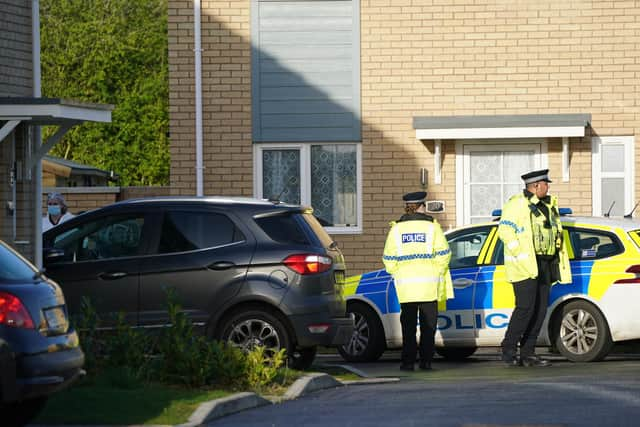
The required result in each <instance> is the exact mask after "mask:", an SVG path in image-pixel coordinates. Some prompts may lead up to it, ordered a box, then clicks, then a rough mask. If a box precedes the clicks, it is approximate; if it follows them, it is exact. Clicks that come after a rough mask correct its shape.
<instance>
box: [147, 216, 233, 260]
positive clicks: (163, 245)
mask: <svg viewBox="0 0 640 427" xmlns="http://www.w3.org/2000/svg"><path fill="white" fill-rule="evenodd" d="M243 240H244V236H243V234H242V233H241V232H240V230H238V229H237V228H236V226H235V224H234V223H233V221H231V220H230V219H229V218H228V217H227V216H226V215H222V214H217V213H212V212H181V211H169V212H167V213H165V215H164V220H163V221H162V230H161V231H160V244H159V246H158V253H161V254H166V253H173V252H187V251H195V250H198V249H206V248H213V247H217V246H223V245H228V244H230V243H234V242H240V241H243Z"/></svg>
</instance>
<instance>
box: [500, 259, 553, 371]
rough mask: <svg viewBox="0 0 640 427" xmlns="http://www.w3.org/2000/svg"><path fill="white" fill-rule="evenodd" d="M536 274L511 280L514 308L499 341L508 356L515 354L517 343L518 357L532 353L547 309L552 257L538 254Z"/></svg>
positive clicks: (524, 356)
mask: <svg viewBox="0 0 640 427" xmlns="http://www.w3.org/2000/svg"><path fill="white" fill-rule="evenodd" d="M536 261H537V264H538V277H537V278H535V279H527V280H522V281H520V282H514V283H513V292H514V294H515V297H516V308H515V309H514V310H513V314H512V315H511V320H510V321H509V327H508V328H507V332H506V333H505V335H504V340H503V341H502V352H503V354H505V355H508V356H515V355H516V354H517V345H518V343H520V357H522V358H526V357H528V356H532V355H533V354H535V349H536V341H537V339H538V334H539V333H540V329H541V328H542V323H543V322H544V317H545V315H546V313H547V304H548V301H549V290H550V288H551V271H552V268H553V265H552V263H553V257H550V256H537V257H536Z"/></svg>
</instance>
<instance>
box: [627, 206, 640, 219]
mask: <svg viewBox="0 0 640 427" xmlns="http://www.w3.org/2000/svg"><path fill="white" fill-rule="evenodd" d="M639 204H640V202H638V203H636V205H635V206H634V207H633V209H631V212H629V213H628V214H626V215H625V216H624V217H625V218H631V217H633V211H635V210H636V208H637V207H638V205H639Z"/></svg>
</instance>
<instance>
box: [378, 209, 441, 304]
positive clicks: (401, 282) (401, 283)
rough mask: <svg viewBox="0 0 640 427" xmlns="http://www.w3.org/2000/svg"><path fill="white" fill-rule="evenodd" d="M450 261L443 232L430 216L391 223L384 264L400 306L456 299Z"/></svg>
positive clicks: (408, 216)
mask: <svg viewBox="0 0 640 427" xmlns="http://www.w3.org/2000/svg"><path fill="white" fill-rule="evenodd" d="M450 259H451V251H450V250H449V244H448V243H447V239H446V238H445V237H444V233H443V232H442V228H441V227H440V224H438V222H437V221H435V220H434V219H433V218H431V217H430V216H428V215H425V214H421V213H415V214H407V215H403V216H402V218H400V220H399V221H398V222H391V230H389V234H388V235H387V241H386V244H385V246H384V255H383V257H382V262H384V266H385V269H386V270H387V272H388V273H389V274H391V275H392V276H393V279H394V281H395V287H396V293H397V295H398V301H399V302H400V303H405V302H426V301H445V300H446V299H448V298H453V284H452V282H451V275H450V274H449V260H450Z"/></svg>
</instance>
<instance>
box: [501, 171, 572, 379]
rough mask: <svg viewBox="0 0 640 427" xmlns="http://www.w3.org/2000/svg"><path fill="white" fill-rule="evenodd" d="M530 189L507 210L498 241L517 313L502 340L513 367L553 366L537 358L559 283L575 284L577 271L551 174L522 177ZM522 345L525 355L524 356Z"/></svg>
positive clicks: (504, 356)
mask: <svg viewBox="0 0 640 427" xmlns="http://www.w3.org/2000/svg"><path fill="white" fill-rule="evenodd" d="M521 178H522V180H523V181H524V184H525V189H524V190H523V191H522V192H520V193H518V194H516V195H515V196H512V197H511V198H510V199H509V200H508V201H507V203H505V205H504V206H503V208H502V215H501V217H500V224H499V225H498V236H499V237H500V240H502V242H503V244H504V267H505V273H506V276H507V281H509V282H511V284H512V286H513V293H514V295H515V305H516V306H515V309H514V310H513V314H512V315H511V320H510V321H509V326H508V327H507V331H506V332H505V335H504V340H503V341H502V360H503V361H504V362H505V363H506V364H507V365H508V366H540V367H542V366H549V365H551V363H549V361H548V360H545V359H542V358H541V357H539V356H537V355H536V354H535V346H536V341H537V339H538V334H539V333H540V329H541V327H542V323H543V322H544V318H545V315H546V313H547V305H548V302H549V292H550V289H551V285H553V284H554V283H557V282H560V283H571V267H570V265H569V256H568V253H567V250H566V242H564V241H563V238H562V224H561V223H560V213H559V210H558V198H557V197H556V196H552V195H549V194H548V193H549V183H550V182H551V180H550V179H549V170H548V169H542V170H537V171H533V172H529V173H526V174H524V175H522V177H521ZM518 344H520V356H519V357H518V354H517V352H518Z"/></svg>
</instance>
